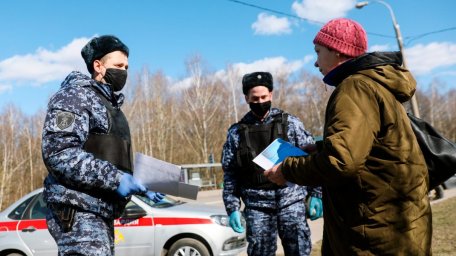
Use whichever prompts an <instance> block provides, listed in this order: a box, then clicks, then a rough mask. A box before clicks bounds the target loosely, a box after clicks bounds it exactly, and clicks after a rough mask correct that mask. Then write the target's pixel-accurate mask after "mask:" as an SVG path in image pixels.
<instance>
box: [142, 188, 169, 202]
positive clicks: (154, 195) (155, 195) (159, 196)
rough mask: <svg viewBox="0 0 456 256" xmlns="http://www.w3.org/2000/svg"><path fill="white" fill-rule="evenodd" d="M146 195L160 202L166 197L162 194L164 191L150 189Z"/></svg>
mask: <svg viewBox="0 0 456 256" xmlns="http://www.w3.org/2000/svg"><path fill="white" fill-rule="evenodd" d="M146 196H147V198H149V199H150V200H152V201H153V202H154V203H158V202H160V201H161V200H163V198H165V194H162V193H159V192H154V191H150V190H149V191H147V192H146Z"/></svg>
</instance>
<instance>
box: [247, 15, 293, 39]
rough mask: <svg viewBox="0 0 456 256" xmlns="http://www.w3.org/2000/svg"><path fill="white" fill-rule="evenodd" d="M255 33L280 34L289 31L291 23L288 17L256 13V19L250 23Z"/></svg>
mask: <svg viewBox="0 0 456 256" xmlns="http://www.w3.org/2000/svg"><path fill="white" fill-rule="evenodd" d="M252 29H253V30H254V31H255V34H256V35H281V34H290V33H291V23H290V21H289V20H288V18H285V17H284V18H278V17H276V16H274V15H268V14H266V13H260V14H258V19H257V20H256V21H255V23H253V24H252Z"/></svg>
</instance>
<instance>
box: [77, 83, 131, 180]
mask: <svg viewBox="0 0 456 256" xmlns="http://www.w3.org/2000/svg"><path fill="white" fill-rule="evenodd" d="M91 88H92V89H93V90H94V91H95V92H96V93H97V95H98V96H99V97H100V99H101V102H102V103H103V105H104V106H105V107H106V109H107V112H108V118H109V128H108V133H107V134H103V133H99V131H97V130H92V129H91V130H90V131H89V137H88V138H87V141H86V143H85V144H84V147H83V149H84V150H85V151H87V152H89V153H92V154H93V155H94V156H95V157H96V158H98V159H101V160H105V161H108V162H110V163H111V164H113V165H115V166H116V167H117V168H118V169H119V170H121V171H124V172H129V173H132V172H133V165H132V152H131V137H130V128H129V127H128V122H127V118H126V117H125V115H124V114H123V112H122V110H120V108H115V107H113V105H112V103H111V102H109V101H108V100H107V99H106V98H105V96H103V95H102V94H101V93H100V92H98V91H97V89H96V88H93V87H91ZM114 104H117V102H116V103H114Z"/></svg>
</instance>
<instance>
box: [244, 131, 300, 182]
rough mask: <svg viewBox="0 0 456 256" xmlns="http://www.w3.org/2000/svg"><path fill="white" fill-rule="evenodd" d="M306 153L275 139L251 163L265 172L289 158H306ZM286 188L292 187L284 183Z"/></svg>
mask: <svg viewBox="0 0 456 256" xmlns="http://www.w3.org/2000/svg"><path fill="white" fill-rule="evenodd" d="M306 155H307V153H306V152H304V151H303V150H302V149H300V148H298V147H295V146H294V145H293V144H291V143H290V142H287V141H284V140H282V139H280V138H278V139H275V140H274V141H273V142H271V144H269V146H267V147H266V148H265V149H264V150H263V151H262V152H261V153H260V154H259V155H257V156H256V157H255V158H254V159H253V162H254V163H256V164H257V165H259V166H260V167H261V168H263V169H265V170H269V169H271V168H272V167H274V166H275V165H277V164H279V163H281V162H282V161H283V160H285V158H287V157H289V156H306ZM282 179H283V178H282ZM286 184H287V186H293V185H294V184H293V183H291V182H287V183H286Z"/></svg>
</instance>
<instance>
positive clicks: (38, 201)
mask: <svg viewBox="0 0 456 256" xmlns="http://www.w3.org/2000/svg"><path fill="white" fill-rule="evenodd" d="M46 213H47V207H46V203H45V202H44V200H43V197H42V194H41V193H39V194H38V195H36V196H35V198H34V199H33V200H32V201H31V202H30V204H29V205H28V206H27V209H26V210H25V212H24V214H23V215H22V219H21V220H20V221H19V223H18V225H17V232H18V234H19V237H20V238H21V239H22V240H23V241H24V243H25V244H26V245H27V246H28V247H29V248H30V250H31V251H32V252H33V255H34V256H47V255H53V256H55V255H57V244H56V243H55V240H54V238H52V236H51V234H49V231H48V229H47V224H46Z"/></svg>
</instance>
